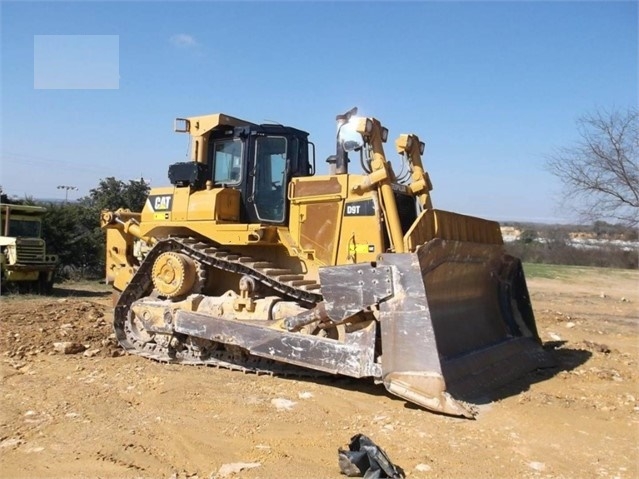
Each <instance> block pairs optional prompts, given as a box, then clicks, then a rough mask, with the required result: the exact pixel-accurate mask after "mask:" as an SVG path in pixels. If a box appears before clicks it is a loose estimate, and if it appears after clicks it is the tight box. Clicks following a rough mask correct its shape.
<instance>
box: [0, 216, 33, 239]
mask: <svg viewBox="0 0 639 479" xmlns="http://www.w3.org/2000/svg"><path fill="white" fill-rule="evenodd" d="M7 236H14V237H22V238H39V237H40V222H39V221H28V220H18V219H9V234H8V235H7Z"/></svg>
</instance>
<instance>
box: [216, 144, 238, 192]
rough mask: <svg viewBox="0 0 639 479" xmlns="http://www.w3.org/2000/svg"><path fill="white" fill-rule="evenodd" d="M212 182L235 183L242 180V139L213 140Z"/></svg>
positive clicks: (218, 183)
mask: <svg viewBox="0 0 639 479" xmlns="http://www.w3.org/2000/svg"><path fill="white" fill-rule="evenodd" d="M213 164H214V166H213V183H214V184H215V185H222V184H224V185H237V184H239V183H240V181H241V180H242V141H241V140H240V139H237V138H235V139H228V140H218V141H216V142H215V147H214V157H213Z"/></svg>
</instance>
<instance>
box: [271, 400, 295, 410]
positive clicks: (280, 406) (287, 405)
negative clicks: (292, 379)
mask: <svg viewBox="0 0 639 479" xmlns="http://www.w3.org/2000/svg"><path fill="white" fill-rule="evenodd" d="M271 404H272V405H273V406H275V408H276V409H277V410H278V411H290V410H291V409H293V406H295V405H296V404H297V403H296V402H295V401H290V400H288V399H284V398H275V399H271Z"/></svg>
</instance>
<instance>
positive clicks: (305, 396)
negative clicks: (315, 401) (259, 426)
mask: <svg viewBox="0 0 639 479" xmlns="http://www.w3.org/2000/svg"><path fill="white" fill-rule="evenodd" d="M297 397H298V398H300V399H310V398H312V397H313V393H311V392H306V391H304V392H301V393H298V395H297Z"/></svg>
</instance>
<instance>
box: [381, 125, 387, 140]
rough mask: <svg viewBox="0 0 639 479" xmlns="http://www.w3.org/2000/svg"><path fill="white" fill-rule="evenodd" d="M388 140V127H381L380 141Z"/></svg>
mask: <svg viewBox="0 0 639 479" xmlns="http://www.w3.org/2000/svg"><path fill="white" fill-rule="evenodd" d="M386 140H388V128H384V127H382V143H386Z"/></svg>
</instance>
